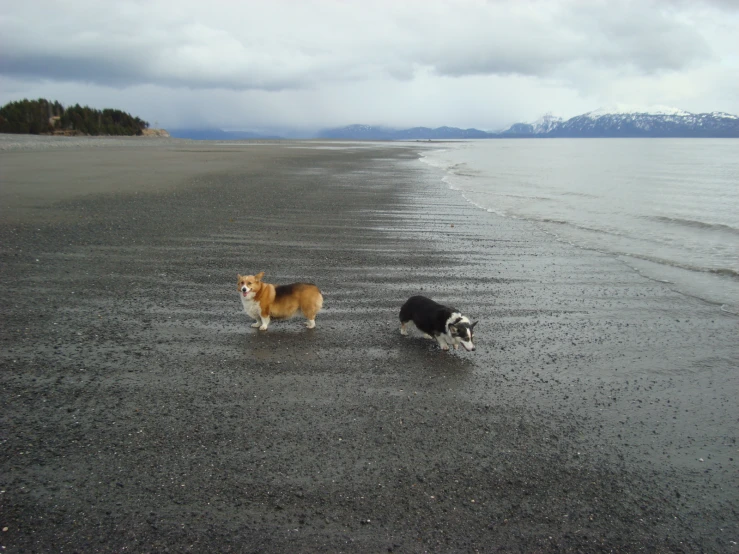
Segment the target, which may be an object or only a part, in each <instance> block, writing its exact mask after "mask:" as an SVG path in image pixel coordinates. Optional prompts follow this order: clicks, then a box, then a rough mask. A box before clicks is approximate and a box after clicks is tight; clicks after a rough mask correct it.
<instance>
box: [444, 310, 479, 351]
mask: <svg viewBox="0 0 739 554" xmlns="http://www.w3.org/2000/svg"><path fill="white" fill-rule="evenodd" d="M454 315H455V316H457V317H455V318H454V319H453V320H452V321H451V322H450V323H449V334H450V335H451V336H452V340H453V341H454V344H455V345H457V344H461V345H462V346H464V349H465V350H467V351H468V352H472V351H473V350H474V349H475V343H474V342H473V339H474V338H475V325H477V321H475V322H474V323H470V320H469V319H468V318H467V317H465V316H463V315H461V314H454Z"/></svg>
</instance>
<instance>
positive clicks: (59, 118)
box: [0, 98, 149, 136]
mask: <svg viewBox="0 0 739 554" xmlns="http://www.w3.org/2000/svg"><path fill="white" fill-rule="evenodd" d="M148 127H149V124H148V123H147V122H146V121H143V120H141V119H139V118H138V117H134V116H132V115H130V114H128V113H126V112H123V111H121V110H111V109H105V110H102V111H101V110H96V109H93V108H90V107H88V106H84V107H82V106H80V105H79V104H75V105H74V106H70V107H69V108H65V107H64V106H62V105H61V104H60V103H59V102H56V101H54V102H50V101H48V100H46V99H44V98H39V99H38V100H26V99H23V100H20V101H18V102H10V103H8V104H6V105H5V106H3V107H2V108H0V133H15V134H31V135H129V136H132V135H142V134H144V130H145V129H147V128H148Z"/></svg>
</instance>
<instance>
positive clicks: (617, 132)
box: [169, 106, 739, 140]
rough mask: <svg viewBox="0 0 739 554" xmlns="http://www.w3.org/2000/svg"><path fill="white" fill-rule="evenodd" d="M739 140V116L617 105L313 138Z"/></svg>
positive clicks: (248, 135) (232, 134) (238, 136)
mask: <svg viewBox="0 0 739 554" xmlns="http://www.w3.org/2000/svg"><path fill="white" fill-rule="evenodd" d="M169 132H170V135H171V136H173V137H175V138H190V139H200V140H245V139H280V138H285V137H284V136H278V135H271V134H261V133H255V132H246V131H223V130H220V129H173V130H170V131H169ZM636 137H643V138H658V137H662V138H668V137H674V138H697V137H704V138H708V137H712V138H739V116H736V115H732V114H728V113H724V112H711V113H700V114H694V113H690V112H686V111H684V110H679V109H677V108H668V107H663V106H655V107H651V108H631V107H624V106H616V107H613V108H601V109H598V110H595V111H592V112H588V113H585V114H582V115H578V116H575V117H572V118H570V119H567V120H563V119H562V118H560V117H555V116H554V115H552V114H551V113H548V114H545V115H544V116H543V117H541V118H540V119H539V120H537V121H535V122H533V123H515V124H513V125H511V126H510V127H509V128H507V129H506V130H504V131H499V132H488V131H481V130H479V129H459V128H457V127H437V128H436V129H431V128H429V127H413V128H411V129H392V128H388V127H375V126H372V125H349V126H347V127H339V128H335V129H324V130H322V131H319V132H318V133H316V134H315V135H314V136H311V137H306V136H304V135H303V136H302V137H301V138H322V139H336V140H452V139H484V138H489V139H496V138H636Z"/></svg>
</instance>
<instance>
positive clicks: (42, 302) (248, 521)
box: [0, 139, 739, 552]
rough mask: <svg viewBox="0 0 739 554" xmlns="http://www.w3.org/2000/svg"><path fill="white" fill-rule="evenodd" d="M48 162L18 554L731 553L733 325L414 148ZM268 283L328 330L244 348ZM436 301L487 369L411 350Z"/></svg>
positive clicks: (282, 149)
mask: <svg viewBox="0 0 739 554" xmlns="http://www.w3.org/2000/svg"><path fill="white" fill-rule="evenodd" d="M27 140H28V144H25V145H21V146H20V147H16V148H15V149H14V150H13V149H10V150H8V149H6V151H4V152H0V168H1V170H2V190H1V191H0V201H1V203H0V205H1V206H2V218H3V221H2V224H0V264H1V265H0V271H1V273H0V278H1V279H2V283H1V289H0V290H1V292H0V302H1V306H0V308H1V309H2V314H3V318H2V319H3V321H2V328H1V329H0V341H1V345H2V353H1V354H0V356H1V357H0V362H1V363H2V414H1V417H2V421H1V424H2V429H1V433H2V436H1V437H0V440H1V441H2V448H1V449H0V464H1V465H0V487H1V488H0V529H2V531H1V532H0V545H1V546H2V548H3V549H5V551H8V552H75V551H76V552H124V551H129V552H154V551H156V552H164V551H170V552H186V551H193V552H474V551H481V552H491V551H499V550H500V551H513V552H555V551H557V552H559V551H563V552H736V551H737V541H739V529H738V527H737V522H739V514H737V509H738V507H739V500H738V496H739V479H738V477H737V475H738V473H739V472H738V469H739V461H738V459H739V452H738V448H739V447H738V446H737V444H736V438H737V428H738V420H739V411H738V409H737V396H738V394H737V393H738V392H739V390H738V389H739V387H738V386H737V358H738V356H737V352H738V349H737V340H736V339H737V329H738V321H739V320H737V318H736V316H732V315H731V314H727V313H723V312H721V311H720V309H718V308H717V307H716V306H712V305H709V304H705V303H702V302H700V301H698V300H695V299H692V298H686V297H684V296H681V295H679V294H677V293H676V292H673V291H672V290H671V289H670V288H669V286H668V285H666V284H663V283H656V282H653V281H649V280H647V279H645V278H643V277H641V276H640V275H638V274H637V273H634V272H633V271H632V270H630V269H628V268H627V267H625V266H624V265H622V264H621V263H620V262H618V261H617V260H614V259H611V258H609V257H607V256H604V255H602V254H599V253H597V252H592V251H586V250H581V249H577V248H575V247H572V246H570V245H567V244H562V243H559V242H557V241H556V240H555V239H554V238H553V237H551V236H549V235H546V234H544V233H543V232H541V231H539V230H537V229H536V228H535V227H533V226H532V225H530V224H529V223H527V222H522V221H515V220H506V219H502V218H499V217H497V216H495V215H493V214H487V213H484V212H482V211H479V210H477V209H476V208H474V207H472V206H471V205H469V204H467V203H465V201H464V200H463V198H462V197H461V196H459V195H458V194H457V193H455V192H453V191H449V190H447V189H446V188H445V185H444V184H443V183H442V182H441V181H440V178H441V175H439V174H437V173H435V170H433V169H430V168H428V167H426V166H424V164H422V163H419V162H418V161H417V149H416V148H415V146H414V145H407V146H398V145H387V146H377V145H375V146H372V145H361V144H358V145H354V147H351V148H335V146H340V145H337V144H333V145H327V144H321V143H302V144H301V143H280V144H271V145H269V144H267V145H265V144H252V145H244V144H242V145H238V146H235V145H222V144H216V143H190V142H186V141H176V140H161V139H160V140H140V141H139V142H136V141H129V142H126V141H110V142H107V143H106V142H105V141H90V142H89V143H85V142H84V141H83V142H81V143H79V144H76V143H67V144H71V146H69V147H66V148H56V147H54V148H49V147H47V145H46V143H42V144H41V146H38V145H37V147H33V145H34V144H36V143H34V142H33V141H32V140H30V139H27ZM53 144H54V145H57V144H59V143H53ZM29 145H31V146H29ZM327 146H329V147H328V148H327ZM349 146H351V145H349ZM258 271H265V272H266V274H267V277H266V279H267V280H268V281H270V282H273V283H287V282H291V281H294V280H307V281H313V282H315V283H317V284H318V285H319V286H320V287H321V289H322V290H323V293H324V296H325V307H324V311H323V312H322V313H321V314H319V316H318V318H317V328H316V329H315V330H312V331H309V330H306V329H305V328H304V327H303V325H304V323H303V321H302V320H301V319H293V320H290V321H286V322H274V323H273V324H272V326H271V327H270V329H269V331H267V332H266V333H264V332H258V331H256V330H254V329H252V328H251V327H249V324H250V321H249V320H248V318H247V317H246V315H245V314H244V313H243V311H242V309H241V302H240V301H239V297H238V294H237V292H236V287H235V282H236V274H237V273H242V274H245V273H255V272H258ZM418 293H421V294H427V295H429V296H432V297H433V298H435V299H437V300H439V301H443V302H447V303H451V304H453V305H456V306H457V307H459V308H461V309H462V310H463V311H464V312H465V313H466V314H468V315H470V316H471V317H473V318H474V319H479V320H480V323H479V325H478V327H477V329H476V332H477V337H476V339H477V346H478V348H477V351H476V352H474V353H469V352H463V351H458V352H452V353H442V352H440V351H439V349H438V347H437V346H436V344H435V342H431V341H429V340H427V339H424V338H422V337H421V336H420V333H418V332H412V336H411V337H408V338H406V337H402V336H401V335H400V334H399V332H398V322H397V313H398V309H399V307H400V305H401V304H402V302H403V301H404V300H405V299H406V298H407V297H408V296H410V295H412V294H418Z"/></svg>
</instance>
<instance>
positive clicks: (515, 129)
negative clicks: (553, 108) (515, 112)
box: [503, 112, 562, 135]
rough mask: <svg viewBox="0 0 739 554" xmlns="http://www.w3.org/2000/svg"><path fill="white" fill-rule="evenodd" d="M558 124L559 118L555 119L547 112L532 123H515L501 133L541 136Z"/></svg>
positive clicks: (560, 119) (560, 120) (560, 121)
mask: <svg viewBox="0 0 739 554" xmlns="http://www.w3.org/2000/svg"><path fill="white" fill-rule="evenodd" d="M560 123H562V118H561V117H556V116H554V115H552V113H551V112H548V113H545V114H544V115H543V116H541V117H540V118H539V119H537V120H536V121H534V122H533V123H515V124H514V125H511V126H510V127H509V128H508V129H506V130H505V131H503V134H510V135H543V134H546V133H548V132H549V131H551V130H552V129H554V128H555V127H557V125H559V124H560Z"/></svg>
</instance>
